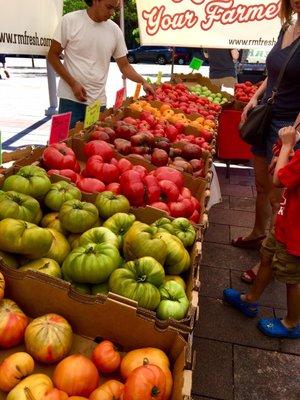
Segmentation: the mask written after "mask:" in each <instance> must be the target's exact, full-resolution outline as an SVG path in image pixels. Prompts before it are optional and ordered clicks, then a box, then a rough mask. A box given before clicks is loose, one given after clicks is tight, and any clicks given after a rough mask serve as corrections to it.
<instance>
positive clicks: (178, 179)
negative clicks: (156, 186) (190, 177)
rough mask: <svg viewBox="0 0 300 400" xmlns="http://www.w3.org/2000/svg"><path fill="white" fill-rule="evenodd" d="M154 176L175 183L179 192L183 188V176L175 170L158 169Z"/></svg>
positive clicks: (168, 168)
mask: <svg viewBox="0 0 300 400" xmlns="http://www.w3.org/2000/svg"><path fill="white" fill-rule="evenodd" d="M153 174H154V176H156V178H157V179H158V180H159V181H161V180H165V179H166V180H168V181H172V182H174V183H175V185H176V186H177V187H178V189H179V190H181V189H182V188H183V175H182V173H181V172H179V171H177V170H176V169H174V168H170V167H160V168H157V169H156V170H155V171H154V172H153Z"/></svg>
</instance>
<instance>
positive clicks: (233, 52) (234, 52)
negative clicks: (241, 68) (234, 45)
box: [231, 49, 240, 63]
mask: <svg viewBox="0 0 300 400" xmlns="http://www.w3.org/2000/svg"><path fill="white" fill-rule="evenodd" d="M239 56H240V53H239V51H238V50H237V49H232V50H231V57H232V60H233V62H234V63H236V62H237V60H238V59H239Z"/></svg>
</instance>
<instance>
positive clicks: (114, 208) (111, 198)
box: [95, 191, 130, 219]
mask: <svg viewBox="0 0 300 400" xmlns="http://www.w3.org/2000/svg"><path fill="white" fill-rule="evenodd" d="M95 205H96V207H97V208H98V211H99V215H100V217H103V218H105V219H106V218H109V217H111V216H112V215H114V214H116V213H119V212H122V213H128V211H129V209H130V204H129V201H128V200H127V198H126V197H125V196H123V195H121V194H114V193H113V192H109V191H106V192H102V193H99V194H98V196H97V198H96V201H95Z"/></svg>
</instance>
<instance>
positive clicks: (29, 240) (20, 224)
mask: <svg viewBox="0 0 300 400" xmlns="http://www.w3.org/2000/svg"><path fill="white" fill-rule="evenodd" d="M52 240H53V238H52V235H51V233H50V232H49V231H48V230H47V229H45V228H40V227H39V226H37V225H35V224H31V223H30V222H26V221H22V220H20V219H13V218H5V219H3V220H2V221H0V250H3V251H8V252H9V253H18V254H24V255H25V256H26V257H27V258H31V259H36V258H41V257H43V256H44V255H45V254H47V252H48V251H49V249H50V247H51V245H52Z"/></svg>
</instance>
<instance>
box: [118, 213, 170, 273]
mask: <svg viewBox="0 0 300 400" xmlns="http://www.w3.org/2000/svg"><path fill="white" fill-rule="evenodd" d="M123 251H124V255H125V258H126V260H135V259H137V258H141V257H144V256H151V257H154V258H155V259H156V260H157V261H158V262H159V263H160V264H162V265H163V264H164V262H165V259H166V256H167V246H166V244H165V242H164V241H163V240H162V239H161V238H160V237H159V236H158V233H157V228H156V227H155V226H149V225H147V224H143V223H142V222H138V221H136V222H134V224H133V225H132V227H131V228H130V229H129V231H128V232H127V233H126V235H125V237H124V245H123Z"/></svg>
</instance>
